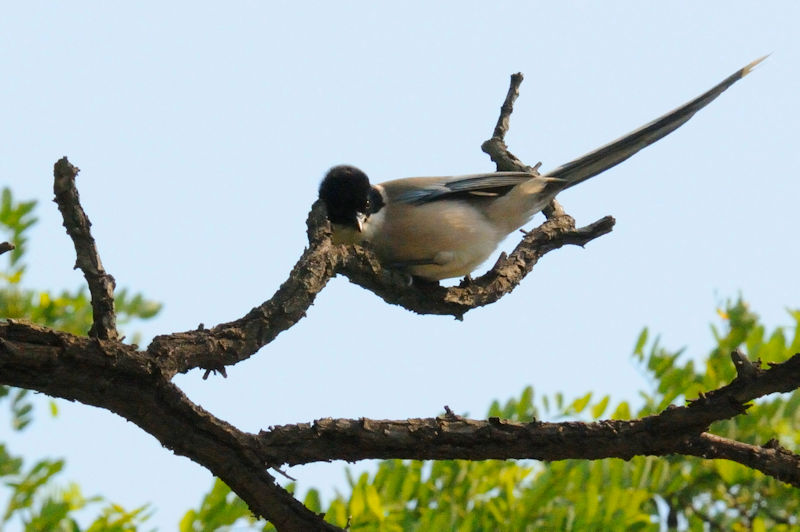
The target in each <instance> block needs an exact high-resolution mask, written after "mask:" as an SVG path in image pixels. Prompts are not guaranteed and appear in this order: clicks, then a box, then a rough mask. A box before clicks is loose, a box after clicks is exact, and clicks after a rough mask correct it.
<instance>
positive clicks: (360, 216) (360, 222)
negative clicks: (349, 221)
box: [356, 212, 367, 233]
mask: <svg viewBox="0 0 800 532" xmlns="http://www.w3.org/2000/svg"><path fill="white" fill-rule="evenodd" d="M366 221H367V215H366V214H364V213H363V212H357V213H356V228H357V229H358V232H359V233H363V232H364V222H366Z"/></svg>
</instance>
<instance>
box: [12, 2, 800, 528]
mask: <svg viewBox="0 0 800 532" xmlns="http://www.w3.org/2000/svg"><path fill="white" fill-rule="evenodd" d="M798 20H800V5H799V4H796V3H793V2H774V3H769V4H765V3H751V2H727V1H726V2H703V3H699V2H671V3H661V4H657V5H656V4H652V3H644V2H641V3H637V2H617V3H599V2H574V3H567V2H551V3H537V2H528V3H523V2H493V3H489V2H441V3H431V2H405V3H403V4H402V6H400V5H395V6H389V5H388V4H380V5H379V4H377V3H367V2H353V3H346V4H345V3H333V2H331V3H321V2H320V3H301V2H281V3H278V2H275V3H266V2H233V3H226V4H224V5H223V4H221V3H209V2H172V3H168V4H166V3H163V2H136V3H127V4H124V5H123V4H120V3H112V2H70V3H63V2H62V3H55V2H25V3H22V2H17V3H14V4H9V5H7V6H5V8H4V16H3V17H2V20H0V43H2V44H1V45H2V53H0V72H2V73H3V76H2V82H0V101H2V106H0V113H1V115H0V116H2V123H3V127H2V128H0V185H10V186H11V187H12V188H13V189H14V191H15V193H16V194H17V196H18V197H19V198H25V199H27V198H36V199H38V200H40V208H39V209H38V214H39V216H40V218H41V222H40V223H39V225H37V226H36V228H35V230H34V231H33V234H32V240H31V253H30V255H29V257H28V259H29V262H30V268H29V271H28V280H27V282H28V284H29V286H35V287H49V288H53V289H60V288H63V287H70V288H72V287H76V286H80V285H81V283H82V282H83V280H82V278H81V276H80V274H79V273H78V272H75V271H73V270H72V265H73V263H74V258H73V250H72V248H71V246H72V244H71V242H70V241H69V239H68V238H67V237H66V235H65V234H64V230H63V228H62V227H61V220H60V218H59V215H58V212H57V210H56V208H55V205H54V204H52V203H51V202H50V201H49V200H50V198H51V195H52V165H53V163H54V162H55V160H56V159H58V158H59V157H60V156H62V155H68V156H69V157H70V160H71V161H72V162H73V163H74V164H76V165H77V166H79V167H80V168H81V169H82V172H81V174H80V176H79V179H78V186H79V189H80V192H81V196H82V199H83V205H84V207H85V209H86V210H87V212H88V213H89V216H90V217H91V220H92V222H93V224H94V226H93V231H94V235H95V238H96V239H97V241H98V244H99V248H100V252H101V254H102V258H103V262H104V264H105V266H106V268H107V269H108V271H109V272H110V273H112V274H113V275H114V276H115V277H116V279H117V282H118V285H119V286H121V287H123V286H124V287H129V288H131V289H134V290H141V291H143V292H144V293H145V294H146V295H147V296H149V297H151V298H154V299H156V300H159V301H161V302H163V303H164V305H165V306H164V311H163V313H162V314H161V315H160V316H159V317H158V319H156V320H153V321H151V322H148V323H145V324H137V325H136V326H135V328H136V329H137V330H140V331H142V332H143V333H144V335H145V336H146V337H147V338H150V337H152V336H153V335H155V334H161V333H167V332H172V331H177V330H185V329H190V328H194V327H196V326H197V324H198V323H201V322H202V323H204V324H206V326H211V325H213V324H215V323H218V322H220V321H226V320H230V319H234V318H237V317H239V316H241V315H242V314H244V313H245V312H246V311H248V310H249V309H250V308H251V307H253V306H256V305H258V304H259V303H261V302H262V301H263V300H264V299H266V298H268V297H270V296H271V295H272V293H273V292H274V291H275V290H276V289H277V288H278V286H279V285H280V283H282V282H283V281H284V280H285V278H286V276H287V274H288V272H289V270H290V269H291V267H292V265H293V264H294V262H295V260H296V258H297V257H298V256H299V254H300V252H301V251H302V249H303V247H304V245H305V244H306V240H305V232H304V231H305V226H304V222H305V218H306V214H307V211H308V207H309V206H310V204H311V203H312V201H313V200H314V199H315V197H316V189H317V186H318V183H319V180H320V178H321V176H322V175H323V173H324V172H325V170H326V169H327V168H328V167H330V166H332V165H334V164H339V163H351V164H355V165H358V166H360V167H361V168H362V169H364V170H365V171H366V172H367V173H368V174H369V175H370V176H372V177H373V179H375V180H376V181H382V180H386V179H391V178H395V177H403V176H414V175H437V174H441V175H447V174H459V173H472V172H480V171H486V170H489V169H491V168H492V165H491V163H490V161H489V160H488V158H487V157H486V156H485V155H484V154H483V153H482V152H481V151H480V144H481V142H482V141H483V140H485V139H486V138H488V137H489V135H490V134H491V132H492V129H493V127H494V123H495V120H496V118H497V112H498V109H499V106H500V104H501V102H502V99H503V97H504V95H505V93H506V89H507V87H508V76H509V75H510V74H511V73H513V72H517V71H522V72H523V73H525V75H526V81H525V83H523V85H522V89H521V96H520V99H519V100H518V103H517V108H516V111H515V113H514V115H513V117H512V121H511V131H510V133H509V135H508V138H507V140H508V142H509V145H510V148H511V150H512V151H513V152H514V153H515V154H517V155H518V156H519V157H521V158H522V159H523V160H525V161H527V162H529V163H530V164H533V163H535V162H537V161H539V160H541V161H542V162H543V169H545V170H546V169H549V168H553V167H555V166H558V165H559V164H561V163H563V162H566V161H568V160H570V159H572V158H574V157H576V156H578V155H580V154H582V153H584V152H586V151H588V150H590V149H593V148H595V147H597V146H599V145H601V144H603V143H605V142H607V141H609V140H611V139H613V138H616V137H618V136H619V135H621V134H623V133H626V132H627V131H629V130H631V129H633V128H635V127H637V126H639V125H641V124H643V123H645V122H647V121H649V120H651V119H652V118H655V117H656V116H658V115H660V114H662V113H664V112H666V111H667V110H669V109H672V108H674V107H675V106H677V105H679V104H681V103H683V102H685V101H686V100H688V99H690V98H692V97H694V96H696V95H698V94H700V93H701V92H703V91H705V90H706V89H708V88H710V87H711V86H712V85H714V84H715V83H717V82H718V81H720V80H722V79H723V78H724V77H726V76H728V75H729V74H731V73H732V72H734V71H735V70H736V69H738V68H740V67H742V66H744V65H745V64H747V63H748V62H750V61H752V60H753V59H755V58H757V57H760V56H762V55H764V54H767V53H772V56H771V57H770V58H769V59H768V60H767V61H766V62H765V63H764V64H763V65H761V66H759V68H758V69H757V70H756V71H754V72H753V74H752V75H751V76H748V77H747V78H745V79H744V80H742V81H741V82H739V83H738V84H736V85H735V86H733V87H732V88H731V89H730V90H729V91H728V92H726V93H725V94H724V95H722V96H721V97H720V98H719V99H718V100H716V101H715V102H713V103H712V104H711V105H710V107H709V108H707V109H705V110H703V111H701V112H700V114H699V115H698V116H696V117H695V118H694V119H693V120H692V121H690V122H689V123H688V124H686V125H685V126H683V127H682V128H681V129H679V130H678V131H677V132H676V133H674V134H672V135H671V136H669V137H668V138H666V139H664V140H662V141H661V142H659V143H658V144H657V145H655V146H653V147H650V148H648V149H647V150H645V151H644V152H642V153H640V154H639V155H637V156H636V157H635V158H633V159H631V160H629V161H627V162H625V163H624V164H623V165H621V166H619V167H617V168H614V169H613V170H611V171H609V172H607V173H606V174H602V175H601V176H599V177H597V178H595V179H593V180H592V181H590V182H587V183H585V184H583V185H581V186H580V187H576V188H575V189H572V190H570V191H569V192H567V193H565V194H564V195H563V197H562V198H561V199H562V202H563V204H564V206H565V208H566V210H567V211H568V212H569V213H570V214H572V215H573V216H574V217H575V218H576V219H577V220H578V223H580V224H586V223H589V222H592V221H594V220H595V219H597V218H599V217H601V216H603V215H606V214H612V215H614V216H615V217H616V218H617V226H616V229H615V230H614V232H613V233H611V234H610V235H607V236H605V237H602V238H601V239H599V240H597V241H595V242H593V243H591V244H589V245H588V246H587V248H586V249H583V250H582V249H580V248H570V249H563V250H561V251H557V252H554V253H551V254H550V255H547V256H546V257H545V258H544V259H543V260H542V262H541V263H540V264H539V265H538V266H537V267H536V269H535V270H534V273H533V274H532V275H531V276H530V277H529V278H527V279H526V280H525V281H524V282H523V284H522V286H521V287H520V288H518V289H517V290H516V291H515V292H514V293H513V294H511V295H510V296H508V297H506V298H504V299H503V300H501V301H500V302H499V303H497V304H495V305H492V306H490V307H488V308H486V309H481V310H477V311H474V312H470V313H469V314H468V315H467V316H466V319H465V321H464V322H463V323H462V322H457V321H454V320H453V319H448V318H443V317H419V316H416V315H413V314H411V313H409V312H407V311H404V310H402V309H399V308H396V307H390V306H387V305H386V304H385V303H384V302H383V301H382V300H380V299H378V298H377V297H376V296H374V295H372V294H371V293H369V292H366V291H364V290H362V289H360V288H358V287H356V286H353V285H350V284H348V283H347V281H346V280H343V279H336V280H334V281H332V282H331V283H330V285H329V287H328V288H327V289H326V290H325V291H324V292H323V293H322V294H321V295H320V297H319V298H318V299H317V302H316V304H315V305H314V306H313V307H312V308H311V309H310V310H309V312H308V317H307V318H306V319H304V320H303V321H302V322H300V324H299V325H297V326H296V327H295V328H293V329H291V330H289V331H287V332H284V333H283V334H281V335H280V336H279V337H278V339H277V340H276V341H275V342H273V343H272V344H271V345H269V346H268V347H267V348H265V349H263V350H262V351H261V352H260V353H258V354H257V355H256V356H254V357H253V358H251V359H250V360H248V361H246V362H244V363H242V364H239V365H238V366H236V367H233V368H230V369H229V370H228V378H227V379H222V378H219V377H213V378H210V379H209V380H207V381H203V380H202V379H201V373H200V372H193V373H191V374H189V375H187V376H181V377H179V378H178V380H177V382H178V383H179V385H180V386H181V387H182V388H183V389H184V390H185V391H186V392H187V393H188V394H189V396H190V397H191V398H192V399H194V400H196V401H198V402H199V403H200V404H201V405H202V406H204V407H205V408H207V409H209V410H210V411H212V412H213V413H214V414H216V415H217V416H219V417H221V418H223V419H225V420H227V421H229V422H231V423H234V424H235V425H237V426H239V427H240V428H243V429H246V430H251V431H257V430H259V429H260V428H266V427H267V426H269V425H276V424H282V423H294V422H308V421H311V420H313V419H315V418H319V417H325V416H333V417H338V416H342V417H359V416H367V417H375V418H406V417H424V416H433V415H436V414H438V413H439V412H441V411H442V408H443V406H444V405H445V404H447V405H450V406H451V407H452V408H453V410H455V411H456V412H465V411H466V412H469V413H471V414H472V415H475V416H482V415H484V413H485V411H486V409H487V408H488V406H489V404H490V402H491V401H492V400H493V399H495V398H501V399H503V400H505V399H506V398H508V397H511V396H514V395H517V394H519V392H520V391H521V390H522V388H523V387H524V386H526V385H528V384H532V385H533V386H534V388H535V389H536V390H537V392H547V393H552V392H555V391H559V390H561V391H564V392H565V393H566V394H567V396H573V395H577V394H582V393H584V392H586V391H588V390H595V391H596V392H597V393H612V394H614V397H615V398H618V399H623V398H627V399H634V400H635V399H636V394H635V392H636V390H638V389H640V388H641V387H643V386H646V382H645V381H644V379H643V378H642V376H641V374H640V372H639V371H638V370H637V368H636V367H635V366H634V365H633V363H632V361H631V360H630V352H631V349H632V346H633V344H634V341H635V339H636V337H637V335H638V333H639V331H640V330H641V328H642V327H644V326H649V327H650V328H651V330H652V331H654V332H656V333H660V334H661V335H662V341H663V343H664V344H665V345H667V346H670V347H673V348H678V347H682V346H687V348H688V354H689V355H691V356H701V355H703V354H704V353H705V352H706V351H707V350H708V348H709V347H710V345H711V336H710V333H709V323H710V322H712V321H714V320H715V313H714V310H715V308H716V307H717V306H718V304H720V303H721V302H722V301H724V300H725V299H727V298H735V297H736V296H737V295H738V294H739V293H740V292H741V293H742V294H743V295H744V296H745V297H746V298H747V299H748V300H749V301H750V302H751V304H752V307H753V308H754V310H756V311H757V312H758V313H760V314H761V315H762V316H763V317H764V318H765V320H766V322H767V323H768V324H769V325H770V326H775V325H781V324H787V323H789V319H788V316H787V315H786V313H785V308H786V307H797V306H798V305H799V304H800V283H798V282H797V275H798V274H797V264H798V263H800V251H798V248H797V245H796V241H797V230H798V227H799V226H800V223H799V222H800V215H798V203H799V202H798V198H800V184H798V181H799V180H798V174H799V173H800V150H798V148H797V144H798V128H799V127H800V105H799V104H798V97H799V96H798V94H800V90H799V89H800V82H799V81H798V80H799V79H800V78H798V73H797V70H798V64H800V38H799V37H798V35H797V31H796V25H797V21H798ZM539 221H540V220H539V219H538V218H537V220H536V222H539ZM513 245H514V242H507V243H506V245H505V246H504V249H510V248H511V247H513ZM61 409H62V415H61V416H60V417H58V418H57V419H55V420H49V419H47V417H46V416H45V413H44V412H45V411H44V410H43V409H42V410H39V412H40V415H39V417H38V419H37V422H36V423H35V425H34V427H32V428H31V429H30V430H28V431H26V432H25V433H23V434H22V435H21V436H13V437H12V438H11V444H12V446H13V448H12V450H14V451H17V452H25V453H26V454H28V455H29V456H31V457H35V456H43V455H50V456H64V457H66V458H67V460H68V467H67V470H66V472H65V474H64V475H62V477H63V480H64V481H66V480H75V481H78V482H79V483H80V484H81V485H82V487H83V488H84V490H85V492H86V493H87V494H94V493H102V494H104V495H106V496H108V497H110V498H111V499H113V500H114V501H118V502H120V503H122V504H125V505H127V506H135V505H137V504H141V503H144V502H147V501H149V502H152V503H153V504H154V506H155V507H156V509H157V510H158V511H157V513H156V515H155V517H154V520H153V523H154V524H156V525H160V526H161V528H162V530H171V529H174V528H175V526H176V523H177V520H178V518H179V516H180V515H181V514H182V513H183V512H184V511H185V510H186V509H187V508H188V507H189V506H192V505H196V504H197V503H198V501H199V498H200V496H201V495H202V494H203V493H204V492H205V491H206V490H207V489H208V487H209V486H210V485H211V478H210V475H209V474H208V473H206V472H205V471H204V470H202V469H201V468H200V467H199V466H196V465H194V464H192V463H190V462H189V461H188V460H186V459H185V458H182V457H175V456H173V455H172V454H171V453H170V452H169V451H167V450H164V449H162V448H161V447H160V445H159V444H158V443H157V442H156V441H155V440H154V439H153V438H152V437H150V436H149V435H146V434H144V433H143V432H141V431H140V430H138V429H137V428H136V427H135V426H133V425H132V424H130V423H127V422H125V421H124V420H121V419H120V418H117V417H116V416H113V415H111V414H108V413H106V412H104V411H100V410H97V409H94V408H90V407H86V406H82V405H72V404H66V403H63V402H62V406H61ZM3 415H5V413H3ZM3 419H5V418H3ZM0 421H3V420H2V419H0ZM6 426H7V425H6ZM2 430H3V433H4V434H5V433H7V432H6V431H7V429H2ZM342 469H343V466H342V464H338V463H336V464H323V465H317V466H312V467H305V468H293V469H291V470H290V474H292V475H294V476H296V477H297V478H298V480H299V483H300V486H301V490H304V489H305V488H307V487H309V486H318V487H321V488H322V489H323V491H324V492H325V493H331V491H332V489H333V487H335V486H342V485H343V478H344V475H343V473H342Z"/></svg>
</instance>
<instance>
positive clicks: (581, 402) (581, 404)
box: [567, 392, 592, 414]
mask: <svg viewBox="0 0 800 532" xmlns="http://www.w3.org/2000/svg"><path fill="white" fill-rule="evenodd" d="M591 399H592V392H589V393H587V394H586V395H584V396H583V397H579V398H577V399H575V400H574V401H573V402H572V404H571V405H569V408H568V409H567V411H568V412H570V413H572V414H580V413H581V412H583V410H584V409H585V408H586V405H588V404H589V401H590V400H591Z"/></svg>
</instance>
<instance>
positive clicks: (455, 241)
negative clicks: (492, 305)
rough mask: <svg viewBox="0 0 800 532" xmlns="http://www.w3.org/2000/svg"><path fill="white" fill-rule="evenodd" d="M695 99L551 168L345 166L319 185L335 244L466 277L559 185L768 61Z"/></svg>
mask: <svg viewBox="0 0 800 532" xmlns="http://www.w3.org/2000/svg"><path fill="white" fill-rule="evenodd" d="M765 58H766V56H764V57H762V58H759V59H757V60H755V61H753V62H752V63H750V64H748V65H747V66H745V67H744V68H741V69H739V70H737V71H736V72H734V73H733V74H731V75H730V76H728V77H727V78H725V79H724V80H723V81H721V82H720V83H718V84H717V85H715V86H714V87H712V88H711V89H709V90H708V91H706V92H705V93H703V94H701V95H700V96H698V97H697V98H695V99H693V100H691V101H689V102H687V103H685V104H684V105H682V106H680V107H678V108H676V109H674V110H672V111H670V112H668V113H667V114H665V115H663V116H661V117H660V118H657V119H655V120H653V121H652V122H649V123H647V124H645V125H643V126H641V127H640V128H638V129H636V130H634V131H632V132H630V133H628V134H627V135H624V136H622V137H620V138H619V139H617V140H615V141H612V142H610V143H608V144H605V145H603V146H601V147H600V148H597V149H595V150H593V151H591V152H589V153H587V154H585V155H583V156H581V157H578V158H577V159H575V160H573V161H570V162H568V163H566V164H563V165H561V166H559V167H557V168H555V169H553V170H551V171H549V172H545V173H542V174H541V175H540V174H539V173H538V172H535V171H531V172H488V173H478V174H470V175H461V176H448V177H411V178H402V179H395V180H392V181H386V182H383V183H379V184H372V183H370V180H369V177H368V176H367V174H366V173H364V172H363V171H362V170H360V169H359V168H357V167H355V166H351V165H347V164H343V165H338V166H334V167H332V168H330V169H329V170H328V172H327V173H326V174H325V176H324V178H323V180H322V182H321V183H320V187H319V199H320V200H322V202H323V203H324V204H325V207H326V211H327V217H328V220H329V221H330V224H331V229H332V240H333V242H334V243H335V244H364V243H368V244H369V246H370V247H371V248H372V249H373V251H374V252H375V254H376V255H377V257H378V259H379V260H380V262H381V264H382V265H383V266H386V267H389V268H393V269H399V270H401V271H403V272H405V273H406V274H409V275H411V276H412V277H415V278H418V279H422V280H424V281H432V282H436V281H440V280H443V279H449V278H453V277H464V276H469V274H470V273H471V272H472V271H474V270H475V269H476V268H477V267H478V266H479V265H480V264H481V263H483V262H484V261H485V260H486V259H487V258H489V256H490V255H491V254H492V253H493V252H494V250H495V249H496V248H497V246H498V245H499V244H500V242H501V241H502V240H503V239H504V238H505V237H506V236H508V235H509V234H510V233H512V232H513V231H516V230H517V229H519V228H521V227H522V226H524V225H525V224H526V223H528V222H529V221H530V220H531V218H532V217H533V216H534V215H535V214H536V213H538V212H540V211H542V209H544V208H545V207H546V206H547V205H548V204H549V203H550V202H551V201H552V200H553V199H554V198H555V197H556V195H557V194H559V193H560V192H561V191H563V190H566V189H568V188H570V187H573V186H575V185H577V184H579V183H582V182H583V181H586V180H587V179H589V178H591V177H594V176H596V175H597V174H600V173H601V172H604V171H606V170H608V169H609V168H611V167H613V166H616V165H617V164H619V163H621V162H622V161H624V160H626V159H628V158H629V157H631V156H632V155H634V154H635V153H637V152H638V151H639V150H641V149H642V148H644V147H646V146H649V145H650V144H652V143H654V142H656V141H658V140H659V139H661V138H663V137H665V136H666V135H668V134H669V133H671V132H673V131H674V130H675V129H677V128H678V127H680V126H681V125H683V124H684V123H686V122H687V121H688V120H689V119H690V118H691V117H692V116H693V115H694V114H695V113H696V112H697V111H699V110H700V109H702V108H703V107H705V106H706V105H708V104H709V103H711V101H713V100H714V99H715V98H717V96H719V95H720V94H722V93H723V92H724V91H725V90H727V89H728V88H729V87H730V86H731V85H733V84H734V83H736V82H737V81H738V80H740V79H742V78H743V77H744V76H746V75H747V74H749V73H750V71H751V70H752V69H753V68H754V67H755V66H756V65H758V64H759V63H760V62H761V61H763V60H764V59H765Z"/></svg>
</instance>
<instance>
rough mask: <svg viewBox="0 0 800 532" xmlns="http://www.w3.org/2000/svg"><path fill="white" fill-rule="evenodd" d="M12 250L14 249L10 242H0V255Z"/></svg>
mask: <svg viewBox="0 0 800 532" xmlns="http://www.w3.org/2000/svg"><path fill="white" fill-rule="evenodd" d="M12 249H15V246H14V244H12V243H11V242H0V255H2V254H3V253H6V252H8V251H11V250H12Z"/></svg>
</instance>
